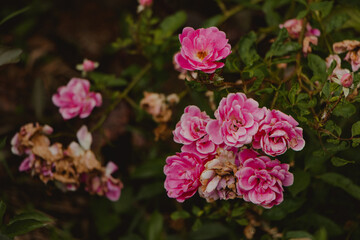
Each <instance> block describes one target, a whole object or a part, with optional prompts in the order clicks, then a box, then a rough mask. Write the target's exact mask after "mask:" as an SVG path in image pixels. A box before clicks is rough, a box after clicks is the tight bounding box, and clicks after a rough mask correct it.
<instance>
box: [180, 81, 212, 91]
mask: <svg viewBox="0 0 360 240" xmlns="http://www.w3.org/2000/svg"><path fill="white" fill-rule="evenodd" d="M185 84H186V85H187V86H188V87H190V88H191V89H193V90H195V91H197V92H205V91H207V88H206V87H205V86H204V85H202V84H201V83H199V82H195V81H185Z"/></svg>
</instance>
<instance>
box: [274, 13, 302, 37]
mask: <svg viewBox="0 0 360 240" xmlns="http://www.w3.org/2000/svg"><path fill="white" fill-rule="evenodd" d="M302 22H303V20H302V19H296V18H294V19H289V20H287V21H285V22H284V24H280V25H279V27H280V28H286V30H287V31H288V33H289V36H290V37H291V38H295V39H296V38H299V36H300V33H301V29H302Z"/></svg>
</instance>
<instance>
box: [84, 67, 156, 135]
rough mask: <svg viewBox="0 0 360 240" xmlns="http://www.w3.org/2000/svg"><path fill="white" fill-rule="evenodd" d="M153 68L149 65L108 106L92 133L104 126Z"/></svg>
mask: <svg viewBox="0 0 360 240" xmlns="http://www.w3.org/2000/svg"><path fill="white" fill-rule="evenodd" d="M150 68H151V64H150V63H148V64H147V65H146V66H145V67H144V68H143V69H142V70H141V72H139V73H138V74H137V75H136V76H135V77H134V78H133V79H132V80H131V82H130V84H129V85H128V86H127V87H126V88H125V89H124V91H123V92H121V93H120V94H119V95H118V96H117V98H116V99H115V101H114V102H113V103H112V104H110V106H108V108H107V109H106V110H105V112H104V114H103V116H102V117H101V118H100V120H99V121H98V122H97V123H96V125H95V126H94V127H93V128H92V129H91V131H90V132H94V131H95V130H97V129H98V128H99V127H101V126H102V125H103V123H104V122H105V120H106V119H107V117H108V116H109V113H110V112H111V111H112V110H114V108H115V107H116V106H117V105H118V104H119V103H120V102H121V101H122V99H123V98H125V97H127V94H128V93H129V92H130V90H131V89H132V88H133V87H134V86H135V85H136V84H137V83H138V82H139V81H140V79H141V78H142V77H143V76H144V75H145V73H146V72H148V71H149V70H150Z"/></svg>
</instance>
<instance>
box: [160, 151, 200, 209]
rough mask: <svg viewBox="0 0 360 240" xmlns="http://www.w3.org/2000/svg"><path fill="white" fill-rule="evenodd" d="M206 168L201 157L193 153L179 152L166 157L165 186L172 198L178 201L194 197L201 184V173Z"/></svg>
mask: <svg viewBox="0 0 360 240" xmlns="http://www.w3.org/2000/svg"><path fill="white" fill-rule="evenodd" d="M203 170H204V164H203V163H202V161H201V159H200V158H199V157H198V156H197V155H195V154H193V153H187V152H182V153H177V154H176V155H173V156H170V157H168V158H167V159H166V165H165V166H164V173H165V175H166V179H165V183H164V187H165V189H166V191H167V195H168V196H169V197H170V198H176V200H177V201H178V202H184V201H185V199H188V198H190V197H192V196H193V195H194V194H195V192H196V191H197V190H198V187H199V186H200V180H199V177H200V174H201V172H202V171H203Z"/></svg>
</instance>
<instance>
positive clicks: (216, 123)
mask: <svg viewBox="0 0 360 240" xmlns="http://www.w3.org/2000/svg"><path fill="white" fill-rule="evenodd" d="M264 113H265V108H259V104H258V102H256V101H255V100H254V99H252V98H249V99H248V98H247V97H246V95H245V94H243V93H236V94H235V93H230V94H229V95H228V96H227V97H226V98H223V99H222V100H221V101H220V104H219V107H218V108H217V110H216V111H215V118H216V120H210V121H209V123H208V124H207V126H206V131H207V133H208V134H209V136H210V140H211V141H213V142H214V143H215V144H221V143H225V144H226V145H228V146H232V147H241V146H243V145H244V144H249V143H251V141H252V139H253V136H254V135H255V134H256V133H257V131H258V125H259V124H258V122H259V121H260V120H261V119H262V118H263V117H264Z"/></svg>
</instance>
